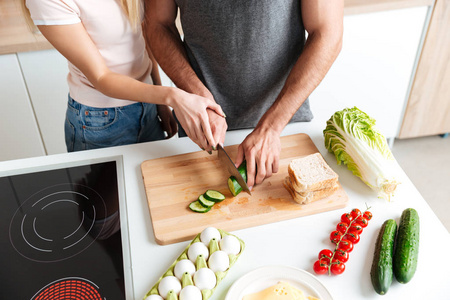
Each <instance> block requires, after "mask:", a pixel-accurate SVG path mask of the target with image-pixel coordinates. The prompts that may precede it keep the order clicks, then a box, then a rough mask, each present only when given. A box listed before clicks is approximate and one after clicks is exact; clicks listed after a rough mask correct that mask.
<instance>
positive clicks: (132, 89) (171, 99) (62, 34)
mask: <svg viewBox="0 0 450 300" xmlns="http://www.w3.org/2000/svg"><path fill="white" fill-rule="evenodd" d="M38 28H39V30H40V31H41V32H42V34H43V35H44V36H45V38H47V40H48V41H49V42H50V43H51V44H52V45H53V46H54V47H55V48H56V50H58V51H59V52H60V53H61V54H62V55H63V56H64V57H65V58H67V60H69V61H70V62H71V63H72V64H73V65H75V66H76V67H77V68H78V69H79V70H80V71H81V72H82V73H83V74H84V75H85V76H86V77H87V79H88V80H89V81H90V82H91V84H92V85H93V86H94V87H95V88H96V89H97V90H98V91H100V92H101V93H103V94H105V95H107V96H109V97H112V98H119V99H127V100H132V101H139V102H146V103H154V104H162V105H169V106H171V107H172V108H173V109H174V110H175V113H176V114H177V116H179V120H180V123H181V125H182V126H183V128H184V129H185V130H186V132H187V133H188V132H189V133H188V135H189V137H190V138H191V139H192V140H193V141H194V142H195V143H196V144H197V145H199V147H201V148H203V149H207V148H208V147H209V146H208V144H210V145H216V143H215V142H214V139H213V136H212V133H211V127H210V125H209V118H208V113H207V109H208V108H209V109H212V110H214V111H217V113H218V114H221V115H223V112H222V109H221V108H220V106H219V105H217V104H216V103H215V102H214V101H212V100H210V99H207V98H203V97H200V96H197V95H194V94H189V93H186V92H184V91H182V90H180V89H177V88H172V87H162V86H156V85H150V84H146V83H143V82H140V81H138V80H136V79H134V78H131V77H128V76H125V75H122V74H118V73H114V72H112V71H111V70H109V68H108V67H107V66H106V64H105V61H104V60H103V57H102V56H101V54H100V52H99V51H98V49H97V47H96V46H95V44H94V42H93V41H92V40H91V38H90V37H89V35H88V33H87V32H86V30H85V28H84V26H83V24H82V23H77V24H72V25H50V26H47V25H45V26H44V25H41V26H38ZM74 44H75V45H76V47H74V46H73V45H74Z"/></svg>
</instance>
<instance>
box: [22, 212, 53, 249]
mask: <svg viewBox="0 0 450 300" xmlns="http://www.w3.org/2000/svg"><path fill="white" fill-rule="evenodd" d="M26 216H27V215H25V216H23V219H22V226H21V227H20V230H21V232H22V237H23V239H24V241H25V242H26V243H27V244H28V245H30V247H32V248H34V249H36V250H39V251H43V252H52V250H46V249H41V248H38V247H35V246H33V245H31V243H30V242H28V240H27V238H26V237H25V234H24V233H23V223H24V221H25V218H26Z"/></svg>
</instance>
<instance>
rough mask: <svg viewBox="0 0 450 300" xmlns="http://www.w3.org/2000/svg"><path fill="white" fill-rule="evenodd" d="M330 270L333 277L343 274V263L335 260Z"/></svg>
mask: <svg viewBox="0 0 450 300" xmlns="http://www.w3.org/2000/svg"><path fill="white" fill-rule="evenodd" d="M330 270H331V273H333V274H334V275H339V274H342V273H344V271H345V265H344V263H343V262H341V261H339V260H337V259H336V260H333V263H332V264H331V268H330Z"/></svg>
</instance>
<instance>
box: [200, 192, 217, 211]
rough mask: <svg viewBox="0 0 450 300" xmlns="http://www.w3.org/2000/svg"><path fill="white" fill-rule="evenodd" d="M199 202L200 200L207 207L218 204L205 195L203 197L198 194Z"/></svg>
mask: <svg viewBox="0 0 450 300" xmlns="http://www.w3.org/2000/svg"><path fill="white" fill-rule="evenodd" d="M198 202H200V204H201V205H203V206H204V207H207V208H208V207H212V206H213V205H214V204H216V202H214V201H210V200H208V199H206V198H205V197H203V195H200V196H198Z"/></svg>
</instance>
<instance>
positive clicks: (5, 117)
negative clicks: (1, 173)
mask: <svg viewBox="0 0 450 300" xmlns="http://www.w3.org/2000/svg"><path fill="white" fill-rule="evenodd" d="M0 66H1V72H0V99H1V101H0V103H1V104H2V108H1V109H0V145H1V147H0V160H11V159H18V158H25V157H33V156H41V155H45V150H44V145H43V143H42V140H41V138H40V132H39V127H38V124H37V121H36V118H35V115H34V108H33V106H32V104H31V102H30V99H29V97H28V93H27V86H26V84H25V81H24V79H23V77H22V72H21V69H20V64H19V61H18V59H17V55H16V54H8V55H0Z"/></svg>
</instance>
